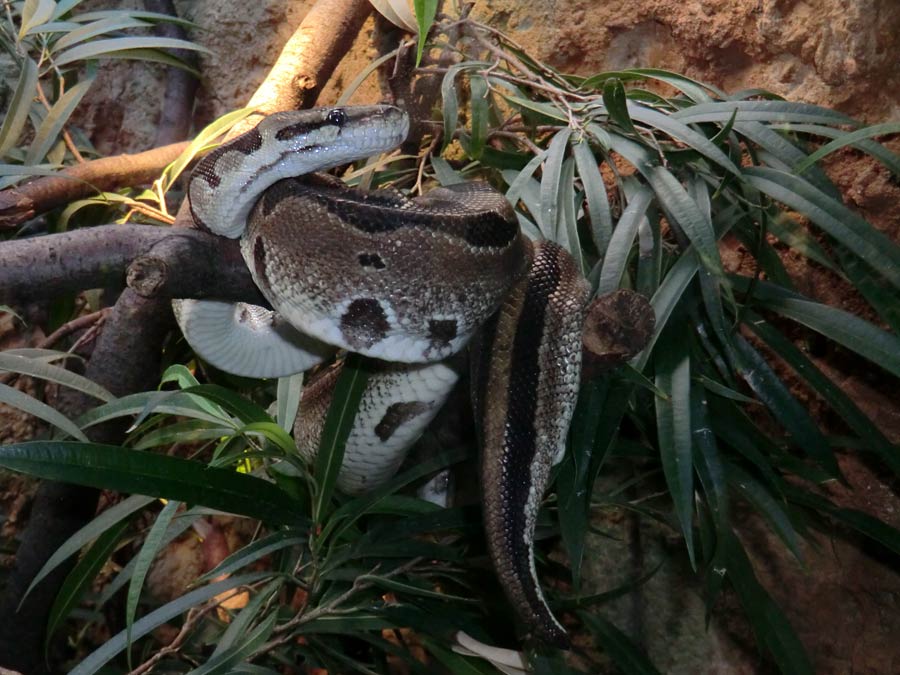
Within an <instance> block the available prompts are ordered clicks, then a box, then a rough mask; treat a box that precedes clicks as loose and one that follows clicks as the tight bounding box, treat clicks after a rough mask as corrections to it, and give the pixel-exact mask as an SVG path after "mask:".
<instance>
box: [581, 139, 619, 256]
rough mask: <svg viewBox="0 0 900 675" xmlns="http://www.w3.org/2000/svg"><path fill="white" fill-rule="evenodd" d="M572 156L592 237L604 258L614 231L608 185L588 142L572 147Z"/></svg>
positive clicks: (582, 141) (583, 141)
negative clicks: (581, 186)
mask: <svg viewBox="0 0 900 675" xmlns="http://www.w3.org/2000/svg"><path fill="white" fill-rule="evenodd" d="M572 154H573V155H574V156H575V164H576V166H577V168H578V176H579V177H580V178H581V184H582V185H583V186H584V198H585V201H586V202H587V212H588V218H589V220H590V223H591V236H592V238H593V240H594V246H595V247H596V248H597V252H598V253H599V254H600V257H601V258H603V257H604V256H605V255H606V249H607V247H608V246H609V240H610V238H611V237H612V230H613V223H612V214H611V213H610V209H609V197H608V195H607V194H606V185H605V184H604V182H603V176H602V175H601V174H600V168H599V167H598V166H597V159H596V158H595V157H594V153H593V152H591V146H590V144H589V143H588V142H587V141H586V140H584V139H582V140H580V141H578V142H577V143H575V144H574V145H572Z"/></svg>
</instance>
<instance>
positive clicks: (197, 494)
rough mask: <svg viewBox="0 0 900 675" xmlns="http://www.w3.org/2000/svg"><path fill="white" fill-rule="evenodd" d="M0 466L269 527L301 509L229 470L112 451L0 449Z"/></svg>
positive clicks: (91, 446)
mask: <svg viewBox="0 0 900 675" xmlns="http://www.w3.org/2000/svg"><path fill="white" fill-rule="evenodd" d="M0 466H4V467H6V468H8V469H11V470H13V471H20V472H23V473H28V474H30V475H33V476H39V477H41V478H48V479H50V480H62V481H66V482H69V483H77V484H79V485H89V486H91V487H97V488H104V489H109V490H117V491H119V492H135V493H138V494H145V495H148V496H151V497H164V498H166V499H177V500H180V501H184V502H187V503H191V504H203V505H204V506H208V507H210V508H214V509H219V510H221V511H225V512H227V513H236V514H240V515H245V516H250V517H251V518H258V519H260V520H263V521H266V522H271V523H284V524H291V523H296V522H297V520H298V517H299V516H298V514H299V513H301V512H302V511H301V509H302V507H301V505H299V504H298V503H297V502H295V501H294V500H293V499H292V498H291V497H290V496H288V495H287V493H285V492H283V491H282V490H281V489H280V488H278V487H276V486H275V485H273V484H272V483H269V482H267V481H264V480H262V479H261V478H256V477H254V476H248V475H246V474H240V473H237V472H235V471H231V470H229V469H220V468H217V467H211V466H206V465H205V464H201V463H200V462H194V461H191V460H187V459H181V458H179V457H168V456H165V455H156V454H153V453H150V452H142V451H140V450H129V449H127V448H121V447H117V446H114V445H100V444H97V443H75V442H66V441H32V442H28V443H13V444H10V445H4V446H0Z"/></svg>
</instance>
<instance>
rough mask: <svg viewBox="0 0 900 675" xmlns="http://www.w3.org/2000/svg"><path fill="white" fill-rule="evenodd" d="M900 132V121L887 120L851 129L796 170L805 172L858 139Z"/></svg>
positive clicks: (797, 166)
mask: <svg viewBox="0 0 900 675" xmlns="http://www.w3.org/2000/svg"><path fill="white" fill-rule="evenodd" d="M897 133H900V123H897V122H886V123H884V124H873V125H872V126H870V127H864V128H862V129H857V130H856V131H851V132H850V133H847V134H844V135H842V136H839V137H838V138H835V139H834V140H833V141H831V142H830V143H826V144H825V145H823V146H822V147H821V148H819V149H818V150H816V151H815V152H814V153H812V154H811V155H810V156H809V157H807V158H806V159H805V160H803V161H802V162H800V163H799V164H797V165H796V166H795V167H794V171H795V172H796V173H803V172H804V171H806V170H807V169H808V168H809V167H811V166H812V165H813V164H815V163H816V162H819V161H821V160H822V159H824V158H825V157H827V156H828V155H830V154H831V153H832V152H834V151H835V150H840V149H841V148H844V147H846V146H848V145H853V144H855V143H856V142H857V141H861V140H865V139H868V138H874V137H875V136H883V135H886V134H897Z"/></svg>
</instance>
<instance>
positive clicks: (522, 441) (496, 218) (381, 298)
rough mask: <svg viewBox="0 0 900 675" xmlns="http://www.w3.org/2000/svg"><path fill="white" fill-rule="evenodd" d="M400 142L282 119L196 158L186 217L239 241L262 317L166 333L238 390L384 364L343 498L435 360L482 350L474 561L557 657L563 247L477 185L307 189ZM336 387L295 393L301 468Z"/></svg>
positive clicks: (377, 473)
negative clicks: (548, 498)
mask: <svg viewBox="0 0 900 675" xmlns="http://www.w3.org/2000/svg"><path fill="white" fill-rule="evenodd" d="M407 131H408V119H407V117H406V114H405V113H404V112H402V111H401V110H399V109H398V108H395V107H392V106H369V107H347V108H335V109H327V108H320V109H313V110H306V111H297V112H289V113H278V114H276V115H271V116H269V117H267V118H265V119H264V120H263V121H262V122H261V123H260V124H259V125H258V126H257V127H256V128H255V129H253V130H251V131H249V132H247V133H246V134H244V135H242V136H239V137H238V138H236V139H234V140H233V141H231V142H230V143H227V144H224V145H222V146H221V147H220V148H218V149H217V150H214V151H213V152H212V153H210V154H209V155H207V156H206V157H205V158H204V159H203V160H202V161H201V162H200V163H199V164H198V165H197V167H196V169H195V170H194V173H193V175H192V177H191V181H190V183H189V187H188V196H189V199H190V206H191V213H192V215H193V217H194V219H195V222H196V223H197V225H198V226H199V227H201V228H203V229H207V230H209V231H210V232H212V233H214V234H219V235H222V236H226V237H232V238H236V237H240V238H241V251H242V254H243V256H244V260H245V262H246V264H247V266H248V267H249V269H250V272H251V274H252V276H253V279H254V281H255V282H256V284H257V286H258V287H259V289H260V291H261V293H262V294H263V296H264V297H265V298H266V300H268V301H269V302H270V303H271V306H272V308H273V310H274V311H269V310H265V309H263V308H255V307H252V306H247V305H243V306H241V305H238V306H232V307H228V306H227V305H224V304H223V303H215V302H214V301H206V300H203V301H200V300H179V301H175V302H174V303H173V304H174V306H175V309H176V318H178V320H179V324H180V325H181V328H182V331H183V332H184V334H185V338H186V339H187V340H188V342H189V343H190V344H191V346H192V347H193V348H194V349H195V351H196V352H197V353H198V354H199V355H201V356H202V357H203V358H205V359H206V360H208V361H209V362H211V363H212V364H213V365H215V366H217V367H219V368H221V369H223V370H226V371H229V372H234V373H237V374H241V375H249V376H257V377H275V376H283V375H288V374H292V373H294V372H299V371H301V370H304V369H306V368H308V367H310V366H311V365H315V364H317V363H320V362H322V361H323V360H324V359H326V358H328V356H329V354H330V353H331V352H332V351H333V350H334V348H342V349H347V350H350V351H355V352H358V353H360V354H363V355H365V356H369V357H373V358H376V359H381V360H384V361H389V362H392V363H391V364H384V365H383V366H382V367H379V368H378V370H379V373H378V375H377V376H375V377H373V378H370V380H369V384H368V387H369V388H368V390H367V391H366V392H365V393H364V394H363V403H362V404H361V406H360V411H359V412H358V414H357V417H356V419H355V421H354V428H353V430H352V431H351V440H350V442H348V445H347V448H346V450H345V459H344V465H342V469H341V476H340V477H339V485H340V486H341V488H342V489H344V490H345V491H348V492H361V491H364V490H366V489H371V488H372V487H376V486H377V485H378V484H380V483H381V482H383V481H384V480H387V479H388V478H390V476H391V474H392V473H393V472H394V471H395V470H396V468H397V466H398V465H399V463H400V461H402V458H403V456H404V454H405V452H406V450H407V449H408V448H409V446H411V445H412V443H414V442H415V440H416V439H417V438H418V435H419V434H420V433H421V432H422V430H423V429H424V427H425V426H426V425H427V423H428V422H429V421H430V420H431V418H432V417H433V416H434V414H435V412H436V411H437V408H438V407H439V406H440V404H441V403H442V402H443V399H444V398H445V397H446V396H447V394H448V393H449V391H450V389H451V388H452V387H453V385H454V384H455V382H456V379H457V377H456V373H455V372H453V370H452V369H451V368H449V367H447V366H445V365H444V364H443V363H441V361H443V360H444V359H447V358H448V357H450V356H452V355H453V354H455V353H457V352H458V351H460V350H461V349H463V348H464V347H466V346H467V345H468V343H469V342H470V341H471V340H472V338H473V337H474V336H476V335H479V338H478V340H477V342H478V345H479V347H480V348H479V350H478V354H479V356H478V357H477V358H476V359H473V364H474V365H473V373H474V377H473V378H472V379H473V384H474V385H475V388H476V389H477V391H476V392H473V399H474V400H475V402H476V421H477V422H478V424H479V425H480V427H481V433H480V436H481V441H482V442H481V444H482V463H481V473H482V483H483V497H484V509H483V510H484V522H485V531H486V536H487V539H488V549H489V552H490V555H491V558H492V561H493V563H494V566H495V568H496V570H497V573H498V577H499V580H500V582H501V585H502V586H503V588H504V590H505V592H506V594H507V596H508V598H509V600H510V602H511V604H512V605H513V607H514V608H515V610H516V612H517V614H518V616H519V617H520V619H521V620H522V621H523V623H524V624H525V625H526V627H527V628H528V630H529V633H530V634H531V635H532V636H534V637H536V638H538V639H540V640H542V641H545V642H548V643H551V644H554V645H557V646H561V647H562V646H565V645H567V644H568V639H567V636H566V632H565V630H564V628H563V627H562V626H561V625H560V624H559V622H558V621H557V620H556V619H555V618H554V616H553V614H552V612H551V611H550V609H549V607H548V606H547V603H546V601H545V599H544V596H543V594H542V592H541V590H540V586H539V584H538V581H537V578H536V574H535V568H534V556H533V539H534V527H535V521H536V516H537V511H538V508H539V506H540V502H541V498H542V495H543V492H544V490H545V488H546V486H547V481H548V477H549V472H550V468H551V466H552V464H553V463H554V462H556V461H558V460H559V459H560V458H561V457H562V452H563V451H564V448H565V437H566V433H567V430H568V426H569V422H570V420H571V416H572V411H573V408H574V403H575V397H576V395H577V389H578V378H579V375H580V362H581V324H582V321H583V311H584V306H585V304H586V300H587V295H588V291H589V288H588V284H587V282H586V281H585V280H584V279H583V278H582V277H581V276H580V274H579V273H578V272H577V270H576V267H575V264H574V261H572V259H571V257H570V256H569V255H568V254H567V253H566V252H565V251H564V250H563V249H561V248H560V247H559V246H557V245H555V244H552V243H549V242H537V243H534V244H533V243H532V242H530V241H529V240H528V239H527V238H526V237H525V236H524V235H523V234H522V232H521V231H520V229H519V227H518V222H517V220H516V216H515V213H514V212H513V210H512V208H511V206H510V205H509V203H508V202H507V201H506V199H505V197H504V196H503V195H501V194H500V193H498V192H496V191H495V190H493V188H491V187H490V186H488V185H486V184H482V183H464V184H460V185H454V186H449V187H443V188H438V189H435V190H432V191H431V192H429V193H428V194H426V195H424V196H422V197H418V198H416V199H409V198H407V197H405V196H403V195H402V194H400V193H399V192H394V191H383V190H379V191H373V192H364V191H361V190H357V189H353V188H350V187H348V186H346V185H344V184H343V183H342V182H341V181H338V180H336V179H333V178H329V177H327V176H321V175H318V174H314V172H317V171H322V170H325V169H327V168H331V167H334V166H339V165H341V164H343V163H346V162H350V161H354V160H357V159H362V158H365V157H369V156H371V155H374V154H377V153H380V152H384V151H387V150H389V149H392V148H394V147H396V146H397V145H399V143H400V142H402V140H403V139H404V138H405V136H406V133H407ZM257 347H258V348H257ZM400 364H408V365H400ZM334 379H335V378H334V375H333V371H332V372H331V374H328V373H326V376H325V377H323V378H322V379H321V380H320V381H319V382H318V383H315V384H314V385H311V386H310V387H309V388H308V390H307V391H305V392H304V401H302V402H301V409H303V410H307V411H308V412H311V413H312V416H313V421H312V422H311V423H307V424H301V423H300V421H299V418H298V424H297V425H296V426H295V439H296V440H297V443H298V447H299V448H301V452H303V453H304V454H306V455H307V456H310V455H311V454H312V453H314V452H315V448H316V447H317V438H318V433H319V432H318V430H317V425H320V424H321V420H322V418H324V411H325V410H326V409H327V405H328V401H329V400H330V398H329V397H330V389H329V383H328V381H329V380H334Z"/></svg>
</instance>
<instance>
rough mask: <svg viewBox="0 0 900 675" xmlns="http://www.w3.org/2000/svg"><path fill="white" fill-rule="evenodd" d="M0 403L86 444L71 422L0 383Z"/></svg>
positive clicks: (42, 404) (79, 430)
mask: <svg viewBox="0 0 900 675" xmlns="http://www.w3.org/2000/svg"><path fill="white" fill-rule="evenodd" d="M0 403H5V404H6V405H9V406H12V407H13V408H18V409H19V410H21V411H22V412H26V413H28V414H29V415H34V416H35V417H37V418H38V419H41V420H44V421H45V422H47V423H48V424H52V425H53V426H55V427H56V428H57V429H59V430H60V431H63V432H65V433H66V434H68V435H69V436H71V437H72V438H77V439H78V440H80V441H84V442H87V440H88V439H87V436H85V435H84V432H82V431H81V429H79V428H78V425H76V424H75V423H74V422H73V421H72V420H70V419H69V418H68V417H66V416H65V415H63V414H62V413H60V412H57V411H56V410H54V409H53V408H51V407H50V406H49V405H47V404H46V403H42V402H41V401H38V400H37V399H36V398H33V397H31V396H29V395H28V394H24V393H22V392H21V391H19V390H18V389H14V388H13V387H10V386H9V385H6V384H3V383H2V382H0Z"/></svg>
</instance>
